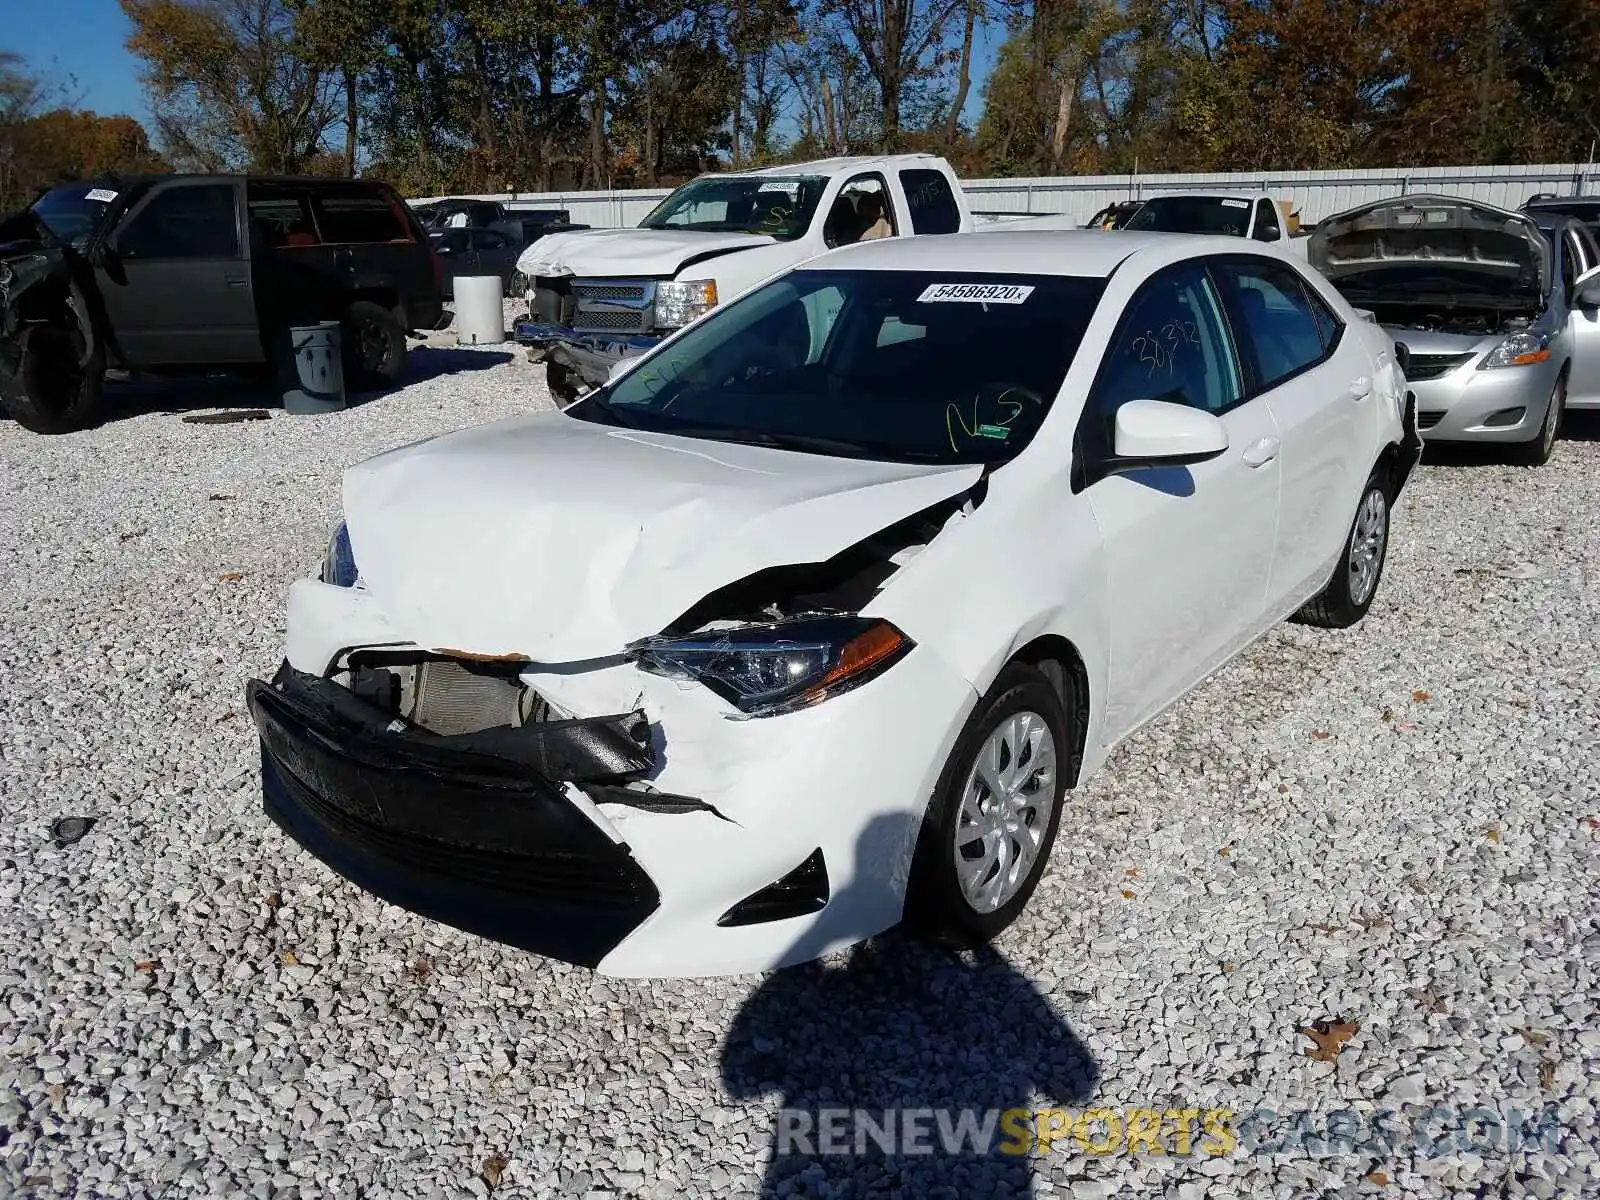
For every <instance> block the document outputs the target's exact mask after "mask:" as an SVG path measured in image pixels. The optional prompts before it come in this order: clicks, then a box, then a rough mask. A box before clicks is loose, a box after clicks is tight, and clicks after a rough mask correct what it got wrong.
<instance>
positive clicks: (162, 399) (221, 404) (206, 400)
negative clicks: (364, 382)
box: [103, 346, 513, 424]
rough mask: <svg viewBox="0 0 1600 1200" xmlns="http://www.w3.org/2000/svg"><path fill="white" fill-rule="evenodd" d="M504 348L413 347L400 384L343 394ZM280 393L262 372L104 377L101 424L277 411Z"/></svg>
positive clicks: (490, 360) (463, 367) (473, 364)
mask: <svg viewBox="0 0 1600 1200" xmlns="http://www.w3.org/2000/svg"><path fill="white" fill-rule="evenodd" d="M512 357H513V355H511V354H510V353H509V352H507V351H503V350H460V349H456V348H455V347H445V346H413V347H412V348H411V350H410V352H409V353H408V354H407V356H406V374H405V377H404V379H403V380H402V381H401V383H400V384H399V385H398V386H396V387H393V388H388V389H384V390H381V391H354V390H350V391H347V393H346V403H347V405H348V406H349V407H351V408H355V407H358V406H360V405H362V404H367V403H370V402H371V401H373V400H378V399H381V398H383V397H384V396H389V395H393V394H395V393H396V392H400V391H403V390H405V388H407V387H409V386H411V385H412V384H417V383H426V382H428V381H429V380H432V379H438V378H439V377H441V376H444V375H456V374H460V373H461V372H464V371H486V370H488V369H490V368H491V367H497V366H499V365H501V364H502V363H508V362H510V361H511V359H512ZM282 408H283V392H282V391H281V390H280V389H279V388H278V387H277V386H276V384H274V383H273V382H272V381H270V380H268V379H267V378H266V377H265V373H264V372H263V373H259V374H248V373H218V374H215V375H146V376H134V377H131V378H116V377H112V378H108V379H107V380H106V384H105V417H104V422H103V423H105V424H110V423H113V422H115V421H119V420H126V419H128V418H130V417H137V416H146V415H150V414H158V413H191V412H197V411H199V410H202V409H267V410H269V411H271V410H282Z"/></svg>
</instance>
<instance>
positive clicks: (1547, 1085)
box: [1539, 1058, 1556, 1092]
mask: <svg viewBox="0 0 1600 1200" xmlns="http://www.w3.org/2000/svg"><path fill="white" fill-rule="evenodd" d="M1539 1086H1540V1087H1541V1088H1543V1089H1544V1090H1545V1091H1547V1092H1548V1091H1550V1090H1551V1089H1552V1088H1554V1087H1555V1086H1556V1060H1555V1059H1553V1058H1547V1059H1545V1060H1544V1061H1543V1062H1542V1063H1540V1064H1539Z"/></svg>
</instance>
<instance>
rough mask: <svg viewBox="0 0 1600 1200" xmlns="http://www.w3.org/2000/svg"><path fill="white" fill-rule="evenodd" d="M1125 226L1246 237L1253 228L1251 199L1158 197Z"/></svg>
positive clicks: (1146, 204) (1159, 231)
mask: <svg viewBox="0 0 1600 1200" xmlns="http://www.w3.org/2000/svg"><path fill="white" fill-rule="evenodd" d="M1126 227H1127V228H1128V229H1149V230H1152V231H1154V232H1157V233H1225V234H1230V235H1232V236H1233V237H1244V236H1246V235H1247V234H1248V233H1249V231H1250V201H1248V200H1245V199H1241V198H1239V197H1236V196H1156V197H1154V198H1153V199H1150V200H1147V201H1145V205H1144V207H1143V208H1141V209H1140V210H1139V211H1138V212H1137V213H1135V214H1134V217H1133V220H1131V221H1129V222H1128V224H1127V226H1126Z"/></svg>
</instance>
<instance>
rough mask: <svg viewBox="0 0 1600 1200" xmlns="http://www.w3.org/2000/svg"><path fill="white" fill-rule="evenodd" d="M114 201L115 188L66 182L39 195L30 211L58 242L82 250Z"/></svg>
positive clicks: (115, 196) (115, 195)
mask: <svg viewBox="0 0 1600 1200" xmlns="http://www.w3.org/2000/svg"><path fill="white" fill-rule="evenodd" d="M116 198H117V192H116V189H115V188H113V187H110V186H108V185H103V184H94V183H69V184H65V185H63V186H61V187H58V188H51V189H50V190H49V191H48V192H46V193H45V194H44V195H42V196H40V197H39V198H38V199H37V200H35V201H34V202H33V205H32V208H31V211H32V212H33V214H34V216H36V217H38V218H39V219H40V220H41V221H43V222H44V223H45V226H46V227H47V228H48V229H49V230H50V232H51V233H53V234H55V235H56V238H57V240H59V241H61V242H63V243H64V244H66V245H68V246H71V247H72V248H73V249H74V250H79V251H81V250H83V249H84V248H86V247H87V246H88V244H89V239H90V238H91V237H93V236H94V233H95V230H97V229H99V228H100V222H101V221H102V220H103V219H104V218H105V215H106V209H107V208H109V207H110V206H111V202H112V201H113V200H115V199H116Z"/></svg>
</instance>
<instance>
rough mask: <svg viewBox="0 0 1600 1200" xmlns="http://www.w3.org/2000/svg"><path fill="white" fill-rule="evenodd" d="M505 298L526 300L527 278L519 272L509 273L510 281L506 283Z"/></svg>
mask: <svg viewBox="0 0 1600 1200" xmlns="http://www.w3.org/2000/svg"><path fill="white" fill-rule="evenodd" d="M506 298H507V299H508V300H526V299H527V298H528V277H527V276H526V275H524V274H523V273H522V272H521V271H513V272H511V279H510V280H509V281H508V282H507V283H506Z"/></svg>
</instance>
